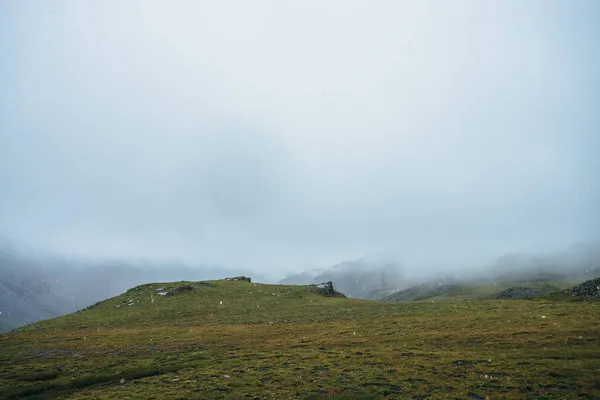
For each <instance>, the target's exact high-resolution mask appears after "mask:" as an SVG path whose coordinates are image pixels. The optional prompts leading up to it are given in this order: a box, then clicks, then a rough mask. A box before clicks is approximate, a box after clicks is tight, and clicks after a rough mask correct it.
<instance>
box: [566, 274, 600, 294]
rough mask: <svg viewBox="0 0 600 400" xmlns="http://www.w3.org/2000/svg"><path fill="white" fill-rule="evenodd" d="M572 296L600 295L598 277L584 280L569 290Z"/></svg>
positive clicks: (599, 279) (599, 280)
mask: <svg viewBox="0 0 600 400" xmlns="http://www.w3.org/2000/svg"><path fill="white" fill-rule="evenodd" d="M570 292H571V294H572V295H573V296H585V297H600V278H596V279H591V280H589V281H585V282H583V283H582V284H580V285H577V286H575V287H574V288H572V289H571V290H570Z"/></svg>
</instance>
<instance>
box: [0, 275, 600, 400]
mask: <svg viewBox="0 0 600 400" xmlns="http://www.w3.org/2000/svg"><path fill="white" fill-rule="evenodd" d="M186 284H193V285H194V286H195V288H194V290H191V291H187V292H181V293H177V294H174V295H172V296H168V295H167V296H163V295H160V294H159V293H160V292H165V291H168V290H170V289H173V288H176V287H180V286H182V285H186ZM576 300H578V299H575V298H573V297H570V296H563V295H554V296H549V297H546V298H544V299H538V300H518V301H492V300H477V301H472V300H460V301H455V300H452V299H447V300H446V301H431V300H428V301H422V302H410V303H383V302H375V301H367V300H355V299H344V298H330V297H324V296H321V295H319V294H316V293H312V292H311V291H309V289H308V288H307V287H303V286H282V285H264V284H254V283H248V282H236V281H211V282H207V283H205V284H200V283H197V282H196V283H190V282H178V283H168V284H153V285H144V286H140V287H137V288H135V289H132V290H130V291H128V292H127V293H125V294H123V295H121V296H118V297H116V298H113V299H109V300H106V301H104V302H102V303H99V304H97V305H95V306H94V307H91V308H89V309H87V310H84V311H81V312H78V313H75V314H71V315H67V316H64V317H60V318H56V319H53V320H48V321H43V322H41V323H38V324H37V325H29V326H27V327H25V328H23V329H21V330H19V331H17V332H11V333H8V334H4V335H0V398H2V399H5V398H6V399H8V398H15V399H16V398H45V399H50V398H70V399H71V398H72V399H90V398H91V399H95V398H97V399H127V398H132V399H134V398H145V399H189V398H198V399H217V398H222V399H259V398H260V399H266V398H268V399H286V398H309V399H313V398H314V399H321V398H325V399H326V398H340V399H370V398H407V399H425V398H428V399H429V398H431V399H436V398H449V399H487V398H489V399H521V398H526V399H544V398H547V399H554V398H556V399H565V398H582V399H590V398H598V399H600V302H598V301H589V300H578V301H576Z"/></svg>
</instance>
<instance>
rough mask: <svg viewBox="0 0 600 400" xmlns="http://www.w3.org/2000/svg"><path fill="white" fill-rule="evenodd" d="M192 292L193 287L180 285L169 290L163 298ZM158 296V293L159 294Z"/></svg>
mask: <svg viewBox="0 0 600 400" xmlns="http://www.w3.org/2000/svg"><path fill="white" fill-rule="evenodd" d="M192 290H194V286H193V285H181V286H177V287H176V288H174V289H171V290H169V291H167V292H164V293H165V294H164V295H165V296H172V295H174V294H178V293H183V292H190V291H192ZM159 294H160V293H159Z"/></svg>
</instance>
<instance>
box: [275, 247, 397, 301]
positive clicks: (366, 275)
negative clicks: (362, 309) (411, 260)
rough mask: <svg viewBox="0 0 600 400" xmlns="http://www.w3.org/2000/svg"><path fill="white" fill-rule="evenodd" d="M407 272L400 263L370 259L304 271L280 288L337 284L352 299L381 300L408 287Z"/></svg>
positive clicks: (368, 256) (283, 280)
mask: <svg viewBox="0 0 600 400" xmlns="http://www.w3.org/2000/svg"><path fill="white" fill-rule="evenodd" d="M403 272H404V269H403V267H402V266H401V265H400V263H399V262H397V261H394V260H392V259H391V258H390V257H386V256H381V255H367V256H364V257H362V258H359V259H357V260H352V261H344V262H342V263H340V264H337V265H334V266H333V267H331V268H329V269H325V270H320V271H315V270H310V271H304V272H301V273H299V274H295V275H291V276H289V277H287V278H285V279H282V280H281V281H279V283H280V284H296V285H307V284H319V283H322V282H333V284H334V285H335V287H337V288H339V290H340V291H342V292H343V293H345V294H346V295H347V296H349V297H355V298H361V299H378V298H381V297H383V296H385V294H386V293H387V292H388V291H392V290H394V289H395V288H397V287H399V286H400V285H402V284H406V283H405V274H404V273H403Z"/></svg>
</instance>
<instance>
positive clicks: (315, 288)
mask: <svg viewBox="0 0 600 400" xmlns="http://www.w3.org/2000/svg"><path fill="white" fill-rule="evenodd" d="M309 287H310V290H311V291H312V292H315V293H317V294H320V295H322V296H327V297H344V298H345V297H346V296H345V295H344V294H343V293H341V292H338V291H337V290H335V289H334V288H333V283H332V282H324V283H319V284H318V285H309Z"/></svg>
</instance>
